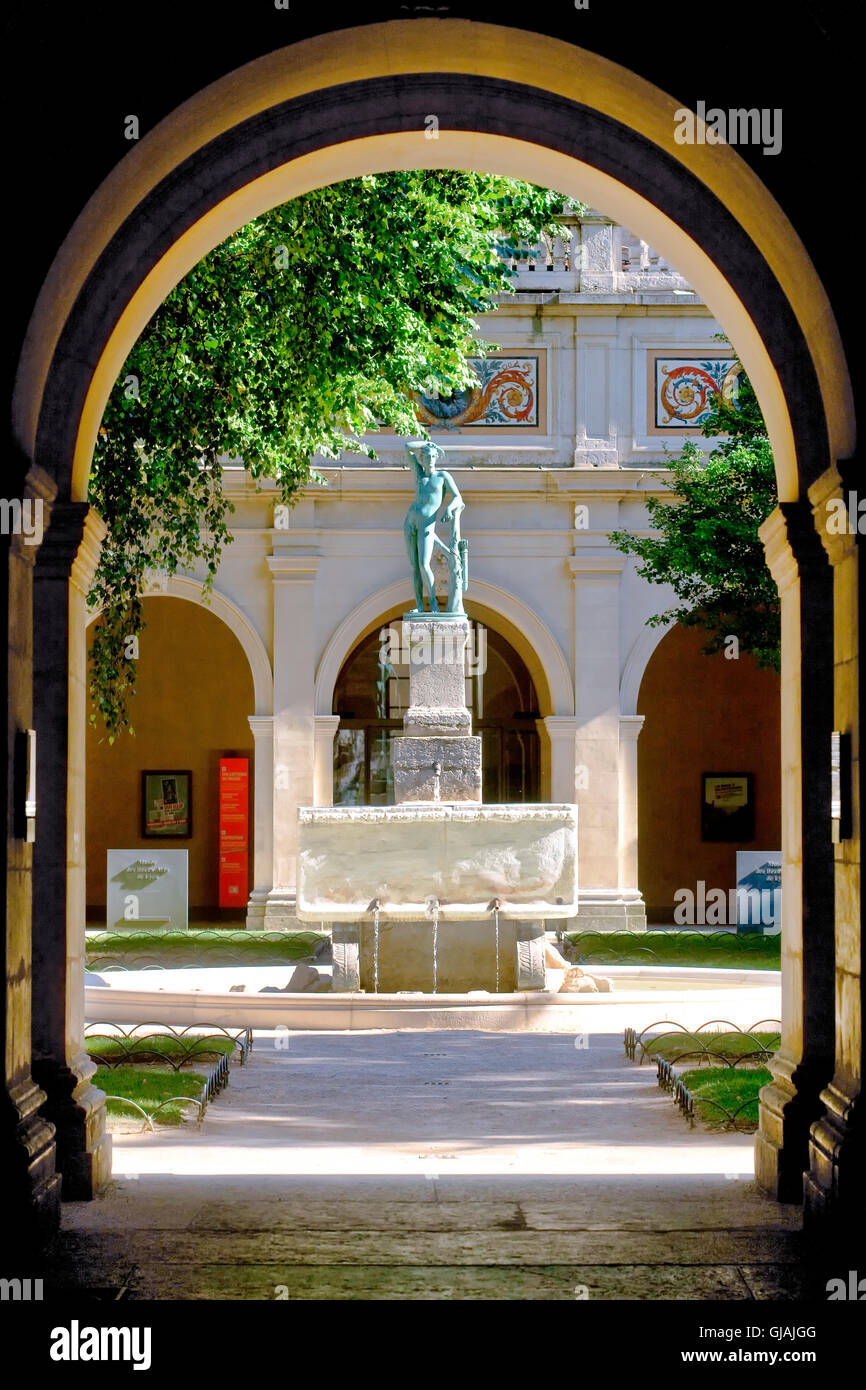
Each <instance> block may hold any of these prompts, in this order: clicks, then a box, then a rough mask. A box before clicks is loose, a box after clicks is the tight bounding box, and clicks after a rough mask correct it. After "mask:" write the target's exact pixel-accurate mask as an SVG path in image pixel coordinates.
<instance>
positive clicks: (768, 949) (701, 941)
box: [566, 930, 781, 970]
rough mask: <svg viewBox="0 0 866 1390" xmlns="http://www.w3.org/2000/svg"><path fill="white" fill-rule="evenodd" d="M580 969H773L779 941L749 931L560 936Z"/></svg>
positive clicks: (596, 933) (610, 933)
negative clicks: (599, 966) (597, 966)
mask: <svg viewBox="0 0 866 1390" xmlns="http://www.w3.org/2000/svg"><path fill="white" fill-rule="evenodd" d="M566 939H567V941H568V942H569V944H570V946H571V947H572V949H573V951H574V958H575V960H576V961H577V963H578V964H580V965H586V964H590V965H591V964H593V963H595V964H605V963H608V964H615V965H678V966H682V965H687V966H688V965H709V966H712V967H713V968H714V969H727V968H730V969H732V970H778V969H779V968H780V959H781V945H780V943H781V937H780V936H777V935H773V936H763V935H762V934H761V933H760V932H749V933H748V934H746V935H743V936H738V935H737V933H736V932H730V931H725V932H722V931H718V932H696V931H658V930H656V931H649V932H633V931H622V932H619V931H612V932H589V931H587V932H573V933H570V934H569V936H568V937H567V938H566Z"/></svg>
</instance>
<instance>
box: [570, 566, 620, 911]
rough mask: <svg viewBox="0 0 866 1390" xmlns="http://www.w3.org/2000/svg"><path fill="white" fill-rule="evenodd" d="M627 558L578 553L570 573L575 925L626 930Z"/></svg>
mask: <svg viewBox="0 0 866 1390" xmlns="http://www.w3.org/2000/svg"><path fill="white" fill-rule="evenodd" d="M625 563H626V561H625V558H624V556H622V555H618V554H617V553H616V552H614V551H610V550H600V551H599V552H598V553H594V552H588V551H583V552H582V553H580V554H578V555H574V556H572V558H571V559H570V561H569V565H570V568H571V573H572V576H573V579H574V707H575V708H574V712H575V727H576V733H575V749H574V761H575V784H574V785H575V787H576V789H577V790H576V795H575V799H576V801H577V804H578V805H579V807H580V817H579V819H578V827H577V833H578V874H579V882H580V893H579V904H580V905H579V908H578V917H577V921H576V927H577V929H578V930H581V929H582V930H586V931H595V930H601V931H604V930H611V929H616V928H625V927H626V926H627V925H628V923H627V921H626V908H625V904H624V902H623V901H622V898H621V896H620V891H619V829H620V813H619V736H620V720H619V669H620V653H619V608H620V576H621V574H622V571H623V568H624V567H625Z"/></svg>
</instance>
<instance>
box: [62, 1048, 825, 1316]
mask: <svg viewBox="0 0 866 1390" xmlns="http://www.w3.org/2000/svg"><path fill="white" fill-rule="evenodd" d="M587 1042H588V1045H587V1046H585V1047H583V1046H578V1047H575V1045H574V1038H573V1037H570V1036H567V1035H566V1036H562V1035H545V1034H526V1033H516V1034H515V1033H511V1034H504V1033H470V1032H449V1033H441V1032H439V1033H352V1034H345V1033H339V1034H324V1033H316V1034H309V1033H308V1034H294V1035H291V1036H289V1037H286V1036H285V1035H283V1036H282V1037H279V1038H277V1037H276V1036H275V1035H273V1034H272V1035H261V1036H259V1037H257V1041H256V1045H255V1048H254V1051H253V1054H252V1057H251V1059H250V1061H249V1062H248V1064H247V1065H246V1066H245V1067H243V1068H239V1067H236V1068H235V1069H234V1072H233V1077H232V1081H231V1084H230V1086H229V1087H228V1089H227V1090H226V1091H225V1092H224V1093H223V1094H222V1096H221V1097H220V1098H219V1099H218V1101H217V1102H216V1103H215V1104H214V1105H213V1106H212V1107H211V1108H210V1109H209V1111H208V1114H207V1116H206V1118H205V1120H204V1122H203V1124H202V1127H201V1129H200V1130H198V1129H197V1128H194V1127H192V1126H191V1127H190V1128H189V1129H180V1130H166V1131H163V1132H161V1133H157V1134H156V1135H149V1136H139V1135H137V1134H126V1135H120V1136H118V1137H117V1138H116V1141H115V1178H114V1179H113V1181H112V1183H111V1185H110V1187H109V1189H108V1190H107V1192H106V1193H105V1194H104V1195H102V1196H101V1197H100V1198H98V1199H97V1200H96V1201H94V1202H91V1203H73V1204H68V1205H67V1206H66V1207H65V1209H64V1210H65V1216H64V1234H63V1236H62V1237H61V1240H60V1243H59V1246H58V1250H57V1256H56V1263H55V1265H54V1269H53V1276H52V1277H53V1280H54V1283H55V1285H58V1284H59V1285H60V1286H62V1285H64V1284H67V1285H69V1286H73V1285H76V1286H80V1285H82V1284H89V1285H92V1286H101V1287H109V1288H114V1289H116V1288H118V1287H120V1286H122V1285H125V1286H126V1287H127V1288H128V1294H127V1296H128V1297H132V1298H138V1299H141V1298H144V1299H147V1298H194V1299H201V1298H208V1299H213V1298H216V1299H220V1298H222V1299H238V1298H246V1299H273V1298H275V1297H286V1296H287V1297H289V1298H297V1299H330V1298H339V1299H369V1298H376V1299H413V1300H414V1299H436V1298H454V1299H477V1300H486V1299H512V1298H519V1299H551V1298H552V1299H559V1300H570V1299H574V1298H575V1297H590V1298H601V1299H606V1298H627V1299H667V1298H672V1299H752V1298H785V1299H787V1298H791V1297H796V1296H798V1295H799V1294H800V1293H801V1292H802V1290H803V1287H804V1282H803V1281H804V1275H803V1273H802V1271H801V1270H800V1268H799V1267H798V1260H799V1256H800V1240H799V1235H798V1227H799V1211H798V1209H796V1208H790V1207H787V1208H786V1207H781V1206H778V1205H777V1204H776V1203H774V1202H771V1201H770V1200H768V1199H767V1198H765V1197H763V1196H762V1195H760V1194H759V1193H758V1192H757V1190H756V1189H755V1186H754V1183H753V1182H752V1180H751V1176H750V1175H751V1171H752V1140H751V1138H749V1137H745V1136H737V1135H718V1136H714V1135H712V1134H708V1133H705V1132H698V1131H695V1132H692V1133H690V1132H689V1131H688V1129H687V1127H686V1122H685V1121H684V1120H683V1119H682V1118H681V1116H680V1115H679V1114H678V1112H677V1111H676V1110H675V1108H674V1106H673V1104H672V1102H671V1101H670V1099H669V1098H668V1097H666V1096H664V1095H663V1094H662V1093H661V1092H660V1091H659V1090H658V1088H657V1086H656V1084H655V1069H654V1068H651V1067H650V1066H648V1065H645V1066H644V1067H638V1066H637V1065H635V1064H634V1063H630V1062H628V1061H627V1059H626V1058H625V1056H624V1053H623V1049H622V1042H621V1040H620V1039H619V1038H617V1037H615V1036H611V1035H603V1034H593V1035H591V1036H589V1038H588V1039H587Z"/></svg>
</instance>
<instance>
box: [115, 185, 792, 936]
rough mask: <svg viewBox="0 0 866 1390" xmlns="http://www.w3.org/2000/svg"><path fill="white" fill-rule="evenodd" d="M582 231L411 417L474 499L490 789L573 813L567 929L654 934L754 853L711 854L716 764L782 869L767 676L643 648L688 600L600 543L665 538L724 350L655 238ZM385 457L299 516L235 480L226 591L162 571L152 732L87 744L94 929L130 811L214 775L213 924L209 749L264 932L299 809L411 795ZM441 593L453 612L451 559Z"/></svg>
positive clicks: (205, 893)
mask: <svg viewBox="0 0 866 1390" xmlns="http://www.w3.org/2000/svg"><path fill="white" fill-rule="evenodd" d="M563 222H564V223H565V224H566V225H568V227H569V230H570V233H571V236H570V239H569V238H568V237H567V236H563V237H557V238H556V239H555V240H554V241H553V242H552V243H548V244H544V243H542V244H541V245H540V246H538V247H535V248H525V253H524V256H523V258H522V259H521V260H520V262H518V264H517V274H516V279H515V281H514V287H515V291H516V292H515V293H514V295H509V296H502V297H501V298H500V303H499V305H498V308H497V309H496V311H494V312H493V313H491V314H488V315H486V316H484V318H483V320H481V321H480V322H479V332H480V333H481V334H483V336H484V337H485V338H486V339H488V340H492V341H495V342H496V343H498V344H499V346H498V348H497V350H496V351H495V352H494V353H492V354H491V355H489V356H488V357H487V358H486V359H478V360H477V362H476V368H477V373H478V376H479V382H480V385H479V388H478V389H477V390H474V391H466V392H463V393H456V394H455V395H454V396H453V397H452V398H450V399H449V400H447V401H445V400H439V399H429V398H426V397H425V398H422V400H421V401H420V402H419V415H420V418H421V419H422V420H423V422H424V423H425V424H426V425H427V426H428V428H429V429H430V432H431V435H432V436H433V438H434V439H435V440H436V441H437V443H438V444H439V446H440V448H441V449H442V450H443V453H444V457H443V459H442V460H441V464H442V466H443V467H447V468H448V470H449V471H450V472H451V474H452V476H453V477H454V479H455V482H456V483H457V486H458V488H459V489H460V491H461V494H462V496H463V498H464V501H465V503H466V511H465V513H464V534H465V535H466V537H467V538H468V540H469V552H470V579H469V587H468V592H467V595H466V607H467V611H468V612H469V614H470V616H471V617H472V619H473V621H474V641H473V647H472V652H471V654H470V669H469V672H468V676H467V700H468V703H469V705H470V708H471V709H472V712H473V721H474V724H475V727H476V731H477V732H479V733H481V736H482V739H483V751H484V798H485V800H489V801H522V800H535V801H537V800H544V801H557V802H572V801H573V802H577V804H578V805H579V807H580V815H579V874H580V900H581V906H580V913H579V919H578V921H577V922H576V923H575V926H579V927H580V928H581V929H602V930H604V929H613V928H617V927H620V928H623V927H627V928H632V929H635V928H637V929H640V928H642V927H643V926H645V925H646V923H647V910H648V908H649V918H650V922H665V921H667V922H670V921H673V913H674V910H675V906H676V901H675V899H676V893H677V890H678V889H679V888H683V887H684V888H691V889H694V888H695V886H696V884H697V883H698V882H700V881H702V882H704V883H705V884H708V885H711V886H712V887H719V888H721V889H722V890H723V891H724V892H726V893H727V892H728V891H729V890H730V888H731V887H732V886H733V883H734V871H735V851H736V848H737V846H736V845H733V844H730V843H726V844H723V845H716V844H711V843H705V842H704V841H703V840H702V837H701V832H700V797H701V791H700V788H701V781H700V779H701V775H702V773H705V772H712V771H715V772H720V771H722V770H724V769H725V768H727V769H728V770H729V771H731V772H737V773H744V772H748V773H750V774H751V775H752V777H753V779H754V783H755V786H756V792H755V795H756V800H757V805H758V811H759V814H758V820H757V826H756V829H755V835H756V836H757V840H754V839H753V840H751V841H744V842H743V844H742V847H744V848H748V847H750V846H756V847H757V848H760V849H768V850H772V849H775V848H778V842H779V833H780V831H779V772H778V767H779V763H778V737H779V735H778V717H779V716H778V682H777V680H776V678H775V676H774V675H773V674H772V673H767V672H760V671H757V670H756V669H755V667H754V665H753V663H752V661H751V659H750V658H748V657H745V656H744V657H743V659H742V660H741V659H739V654H738V652H737V650H736V644H735V643H734V649H733V650H732V651H730V652H728V654H727V656H728V657H733V658H734V660H729V659H726V657H724V656H717V657H713V658H707V657H704V656H702V655H701V653H700V645H701V642H700V639H698V640H696V639H695V634H693V633H686V632H684V631H683V630H680V629H677V630H675V631H674V632H672V633H670V634H668V635H666V633H665V630H664V629H662V628H658V627H648V626H647V619H648V618H649V617H651V616H652V615H653V614H655V613H657V612H660V611H662V610H663V609H664V608H666V607H668V606H669V605H670V602H671V601H672V599H673V595H672V594H671V593H670V592H668V591H667V590H663V589H661V588H659V587H658V586H651V585H649V584H648V583H647V582H646V581H645V580H643V579H641V578H640V577H639V576H638V574H637V573H636V567H635V562H634V560H632V559H626V557H624V556H623V555H622V554H621V553H620V552H619V551H617V550H615V549H614V548H613V547H612V545H611V544H610V541H609V539H608V536H609V533H610V532H611V531H613V530H614V529H622V528H625V529H629V530H636V531H646V530H647V524H648V523H647V513H646V499H647V497H648V496H659V495H664V493H665V489H664V487H663V485H662V481H661V479H660V477H659V472H658V470H659V468H662V469H663V468H664V466H665V462H666V451H670V452H673V453H676V452H678V451H679V450H680V449H681V448H682V445H683V442H684V440H685V439H686V438H689V437H691V438H694V439H696V440H697V441H698V442H699V444H700V445H701V447H703V448H705V449H709V448H711V447H712V441H711V440H705V439H704V438H703V436H702V435H701V434H700V422H701V419H702V418H703V416H704V414H705V413H706V410H707V409H708V407H709V404H710V393H711V392H712V391H713V390H721V391H723V392H724V393H728V392H729V391H730V390H731V387H732V384H733V383H734V381H735V375H736V370H737V368H736V363H735V361H734V359H733V352H732V349H731V347H730V345H729V344H728V343H727V342H726V341H724V340H723V339H722V338H721V334H720V328H719V325H718V323H717V322H716V321H715V319H714V318H713V317H712V316H711V314H710V312H709V310H708V309H707V308H706V306H705V305H704V304H703V303H702V302H701V300H700V298H699V297H698V295H697V294H696V293H695V292H694V290H693V289H692V287H691V286H690V285H688V284H687V283H686V281H685V280H684V279H683V277H682V276H681V275H679V274H678V273H677V272H676V271H675V270H673V269H672V268H671V267H669V266H668V265H667V264H666V263H665V262H664V260H663V259H662V258H661V257H660V256H659V255H658V254H657V253H656V252H655V251H654V250H653V248H652V247H649V246H648V245H647V244H646V243H644V242H641V241H640V240H639V239H638V238H636V237H635V236H633V235H632V234H631V233H630V232H628V231H627V230H626V229H624V228H622V227H619V226H617V225H615V224H614V223H613V222H612V221H611V220H610V219H609V218H606V217H604V216H603V215H601V214H596V213H595V212H590V213H588V214H587V215H585V216H584V217H582V218H578V217H576V216H566V217H564V218H563ZM368 442H370V443H371V444H372V445H373V447H374V448H375V450H376V452H377V454H378V461H376V462H375V463H372V462H370V461H369V460H367V459H366V458H363V457H359V456H353V455H346V456H345V457H344V459H342V460H341V461H340V463H339V465H338V466H334V465H333V463H330V462H327V461H321V460H318V461H317V463H318V464H319V466H320V467H321V469H322V471H323V472H324V474H325V477H326V479H327V485H326V486H325V487H309V488H307V489H305V490H304V491H303V492H302V494H301V495H300V496H299V497H298V499H297V501H296V505H295V506H294V507H292V508H286V507H284V506H282V505H281V504H280V503H279V499H278V494H277V492H276V489H275V488H273V487H272V486H269V485H264V486H263V487H261V489H260V490H257V487H256V484H255V483H254V481H253V480H252V479H251V478H250V477H249V475H248V474H247V473H246V472H245V471H244V469H243V468H242V466H240V463H239V461H235V463H234V464H233V463H232V462H231V461H229V460H227V462H226V468H225V474H224V485H225V491H226V494H227V496H228V497H229V498H230V500H231V501H232V503H233V505H234V507H235V512H234V516H233V521H232V534H233V541H232V543H231V544H230V545H229V546H228V547H227V549H226V551H225V553H224V557H223V560H222V563H221V566H220V570H219V573H218V575H217V578H216V583H215V591H216V592H215V595H214V597H213V599H212V600H211V601H210V602H209V603H208V604H207V605H204V606H203V605H202V604H201V602H200V598H201V584H200V579H198V578H197V577H195V576H183V577H180V576H178V577H175V578H171V579H166V578H165V577H164V576H154V577H153V584H152V588H151V589H150V590H149V591H148V592H149V595H150V597H149V598H148V599H147V602H146V604H145V615H146V618H147V621H148V624H149V628H148V629H146V630H145V633H144V634H143V636H142V639H141V656H140V681H139V688H138V694H137V695H136V697H135V698H134V701H133V709H132V720H133V724H134V726H135V727H136V738H135V739H134V740H131V741H130V740H126V739H121V740H120V743H119V744H116V745H114V747H111V748H110V747H109V746H108V745H107V744H104V743H102V744H100V742H99V735H98V730H93V731H91V732H90V733H89V736H88V737H89V740H90V743H89V767H88V826H87V843H88V861H89V869H88V905H89V916H90V917H91V919H95V920H98V919H99V918H100V916H102V915H103V906H102V905H103V903H104V897H105V894H104V883H105V852H106V851H107V850H108V849H109V848H112V847H115V846H116V843H117V837H118V834H119V833H121V832H120V827H122V826H124V822H126V824H125V833H126V839H127V847H128V846H129V844H132V845H135V844H136V843H137V840H136V838H135V837H136V833H137V832H138V830H139V827H138V824H137V810H136V811H135V812H134V813H133V814H131V813H130V807H136V808H137V801H138V796H137V790H136V779H137V777H138V776H139V775H140V772H141V770H143V769H145V768H148V767H155V766H177V767H184V768H186V767H189V766H191V765H192V764H194V765H195V767H196V768H197V769H198V775H197V776H195V778H194V784H195V786H196V802H197V804H196V816H195V822H194V827H193V830H194V834H193V836H192V837H191V838H190V842H189V847H190V856H191V857H190V902H191V911H192V914H193V916H194V917H199V918H200V917H205V918H207V917H209V916H212V915H214V909H215V907H216V904H217V893H216V882H217V875H218V869H219V850H220V846H219V826H218V820H217V812H216V798H217V789H216V786H215V776H216V763H217V757H218V754H219V753H220V752H223V753H226V752H231V753H234V754H236V755H240V756H247V757H249V759H250V762H251V772H252V777H251V787H252V791H251V806H250V820H251V827H252V829H251V833H250V836H249V849H250V863H249V885H250V886H249V895H248V903H247V909H246V922H247V925H248V926H250V927H259V928H262V927H264V928H272V927H273V928H281V927H287V926H292V925H294V924H295V920H296V919H295V917H294V891H295V825H296V815H297V808H298V806H302V805H308V804H316V805H321V804H330V803H332V802H336V803H342V802H346V801H354V802H373V803H375V802H383V801H388V800H390V799H392V793H391V788H390V784H389V771H390V758H389V742H390V737H391V733H392V731H393V730H395V729H397V728H399V727H400V726H401V721H402V714H403V708H404V705H403V703H402V702H403V700H404V697H405V687H406V680H405V670H404V669H401V657H402V655H403V653H402V649H401V623H400V619H401V615H402V613H404V612H405V611H406V610H407V609H408V608H410V607H411V606H412V590H411V583H410V578H409V570H408V565H407V559H406V551H405V543H404V538H403V531H402V522H403V516H404V514H405V512H406V509H407V507H408V505H409V501H410V499H411V495H412V482H411V465H410V463H409V460H408V458H407V455H406V452H405V447H404V442H403V441H402V440H401V439H400V438H398V437H396V436H394V435H392V434H389V433H385V432H382V433H379V434H377V435H372V436H370V437H369V439H368ZM436 574H437V580H438V581H440V582H441V587H442V592H443V594H444V591H445V589H446V587H447V573H446V569H445V565H444V563H441V564H440V565H439V566H438V568H437V570H436ZM178 599H181V600H187V601H189V600H192V602H193V603H194V604H195V605H196V607H197V609H198V610H199V611H198V612H195V611H193V610H191V609H190V607H189V603H188V602H183V603H178V602H177V600H178ZM214 620H220V621H221V624H222V625H223V627H225V626H227V627H228V628H229V629H230V630H231V632H232V633H233V634H234V638H235V641H234V642H232V641H231V639H230V638H229V636H228V634H227V633H225V631H224V630H223V631H221V632H220V631H217V628H216V627H214V625H213V624H214ZM203 623H204V624H205V626H204V627H203V626H202V624H203ZM734 636H735V634H734ZM184 663H186V664H187V665H188V666H189V672H188V674H187V675H186V676H185V677H183V678H181V671H182V669H183V666H184ZM650 664H652V665H653V672H654V676H655V679H654V680H653V681H651V682H649V683H648V684H647V685H646V686H645V685H644V676H645V674H646V673H647V670H648V667H649V666H650ZM671 681H675V682H676V684H677V697H678V698H677V700H676V702H675V706H674V708H676V710H677V714H676V717H675V719H673V720H672V716H671V704H670V699H669V697H670V694H671V690H670V683H671ZM650 687H652V689H651V688H650ZM642 690H643V692H644V696H643V699H642ZM647 702H649V703H647ZM708 702H709V703H708ZM711 708H712V709H713V710H714V712H713V713H712V714H711V713H710V710H711ZM647 720H649V724H650V728H649V730H648V733H647V735H645V736H644V737H645V746H648V753H647V757H646V760H645V762H646V768H645V772H644V775H643V777H641V768H640V764H641V761H642V755H641V753H640V751H639V750H640V744H639V737H640V736H641V733H642V730H643V729H644V727H645V725H646V723H647ZM121 762H122V763H123V767H122V769H121ZM641 783H643V785H641ZM639 792H640V794H639ZM671 830H673V832H674V835H673V841H674V842H673V843H671V839H672V837H671ZM141 843H142V844H144V843H145V842H144V841H141ZM238 906H239V907H240V906H241V904H239V905H238Z"/></svg>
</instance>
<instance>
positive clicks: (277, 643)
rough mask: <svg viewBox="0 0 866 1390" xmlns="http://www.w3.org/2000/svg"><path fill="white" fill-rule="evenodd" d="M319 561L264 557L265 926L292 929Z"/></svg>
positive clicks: (308, 760)
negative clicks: (270, 708)
mask: <svg viewBox="0 0 866 1390" xmlns="http://www.w3.org/2000/svg"><path fill="white" fill-rule="evenodd" d="M318 564H319V560H318V556H317V555H310V554H306V553H303V552H301V551H299V550H295V549H292V548H286V549H279V550H276V549H275V551H274V553H273V555H270V556H268V566H269V568H270V571H271V575H272V577H273V583H274V785H273V793H274V812H273V816H274V821H273V837H274V869H273V875H274V876H273V886H272V888H271V891H270V893H269V894H268V901H267V904H266V906H265V925H266V927H274V928H277V929H279V928H283V927H285V928H294V927H296V925H297V918H296V917H295V915H294V914H295V878H296V873H297V865H296V859H297V836H298V827H297V820H298V807H299V806H312V805H313V802H314V797H313V767H314V756H315V715H314V709H315V655H316V654H315V650H314V640H313V591H314V588H315V579H316V571H317V569H318Z"/></svg>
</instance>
